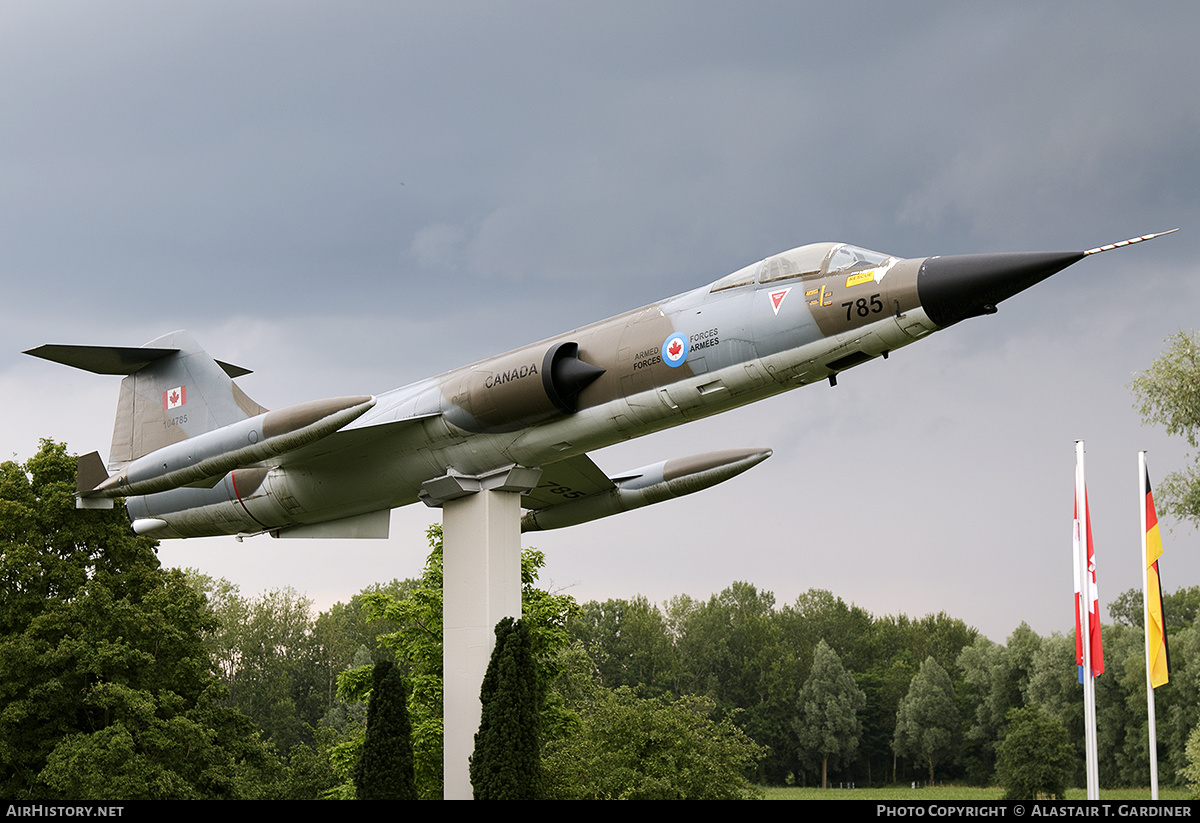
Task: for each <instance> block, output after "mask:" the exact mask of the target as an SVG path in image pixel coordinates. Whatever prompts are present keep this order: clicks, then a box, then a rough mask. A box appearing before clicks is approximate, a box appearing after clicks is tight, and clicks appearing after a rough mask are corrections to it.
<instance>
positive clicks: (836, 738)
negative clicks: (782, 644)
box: [796, 640, 867, 789]
mask: <svg viewBox="0 0 1200 823" xmlns="http://www.w3.org/2000/svg"><path fill="white" fill-rule="evenodd" d="M866 705H867V698H866V695H864V694H863V693H862V690H861V689H859V688H858V685H857V684H856V683H855V682H854V678H853V677H851V676H850V673H849V672H847V671H846V669H845V668H843V667H842V661H841V660H840V659H839V658H838V656H837V652H835V651H834V650H833V649H831V648H829V645H828V644H826V642H825V641H824V640H822V641H821V642H820V643H819V644H818V645H817V649H816V652H815V653H814V654H813V664H812V671H811V672H810V673H809V675H808V679H807V680H806V681H804V687H803V688H802V689H801V690H800V697H799V700H798V701H797V709H798V714H799V716H798V717H797V719H796V733H797V736H798V742H799V746H800V752H801V755H802V756H805V757H806V759H809V760H810V761H813V762H820V764H821V788H822V789H824V788H826V787H827V786H828V776H829V761H830V760H831V759H832V760H833V764H834V765H835V766H836V765H837V764H838V763H839V762H840V763H846V762H849V760H850V759H851V758H852V757H853V755H854V753H855V751H856V750H857V749H858V741H859V739H860V738H861V737H862V723H861V722H860V721H859V719H858V713H859V712H860V711H862V709H863V708H864V707H865V706H866Z"/></svg>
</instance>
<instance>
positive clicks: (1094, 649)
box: [1073, 488, 1104, 683]
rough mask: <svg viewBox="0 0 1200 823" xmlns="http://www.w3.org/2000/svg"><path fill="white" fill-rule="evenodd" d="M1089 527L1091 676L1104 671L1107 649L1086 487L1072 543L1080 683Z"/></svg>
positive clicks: (1076, 651)
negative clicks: (1082, 570)
mask: <svg viewBox="0 0 1200 823" xmlns="http://www.w3.org/2000/svg"><path fill="white" fill-rule="evenodd" d="M1082 525H1086V527H1087V576H1086V579H1087V587H1088V592H1087V594H1088V597H1087V603H1088V638H1089V641H1090V643H1089V646H1090V649H1089V652H1090V656H1091V661H1090V662H1091V667H1092V677H1095V676H1096V675H1098V674H1104V648H1103V646H1102V645H1101V643H1100V594H1099V592H1098V590H1097V588H1096V553H1095V550H1094V549H1093V547H1092V515H1091V512H1090V511H1088V504H1087V489H1086V488H1085V489H1084V492H1083V520H1082V523H1081V521H1080V517H1079V497H1078V494H1076V499H1075V529H1074V536H1073V546H1074V549H1075V552H1074V554H1075V663H1076V664H1077V665H1078V666H1079V682H1080V683H1082V682H1083V631H1082V629H1081V628H1080V625H1079V624H1080V622H1081V621H1080V615H1081V610H1080V608H1079V597H1080V593H1079V578H1080V574H1079V562H1080V557H1081V555H1082V552H1080V550H1079V549H1080V545H1079V544H1080V531H1081V526H1082Z"/></svg>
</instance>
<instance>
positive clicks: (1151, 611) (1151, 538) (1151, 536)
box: [1145, 471, 1170, 689]
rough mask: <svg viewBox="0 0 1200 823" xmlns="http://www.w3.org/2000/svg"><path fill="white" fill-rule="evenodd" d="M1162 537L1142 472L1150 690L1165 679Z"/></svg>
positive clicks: (1166, 672)
mask: <svg viewBox="0 0 1200 823" xmlns="http://www.w3.org/2000/svg"><path fill="white" fill-rule="evenodd" d="M1162 552H1163V548H1162V537H1161V536H1160V535H1159V533H1158V517H1157V515H1155V513H1154V495H1153V494H1152V493H1151V491H1150V472H1149V471H1147V472H1146V588H1145V592H1146V617H1147V620H1146V649H1147V657H1146V660H1147V665H1148V666H1149V667H1150V686H1151V687H1152V688H1155V689H1157V688H1158V687H1159V686H1161V685H1162V684H1164V683H1166V682H1167V680H1168V679H1169V669H1170V658H1169V657H1168V655H1167V626H1166V621H1165V619H1164V618H1163V603H1162V583H1161V581H1160V580H1159V577H1158V558H1160V557H1162Z"/></svg>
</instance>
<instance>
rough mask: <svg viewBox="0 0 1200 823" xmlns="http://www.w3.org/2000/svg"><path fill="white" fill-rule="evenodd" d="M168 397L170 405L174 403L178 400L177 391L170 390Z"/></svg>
mask: <svg viewBox="0 0 1200 823" xmlns="http://www.w3.org/2000/svg"><path fill="white" fill-rule="evenodd" d="M170 399H171V405H175V404H176V403H178V402H179V392H177V391H173V392H171V398H170Z"/></svg>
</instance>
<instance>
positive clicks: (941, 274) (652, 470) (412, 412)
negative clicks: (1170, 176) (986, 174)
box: [28, 235, 1155, 538]
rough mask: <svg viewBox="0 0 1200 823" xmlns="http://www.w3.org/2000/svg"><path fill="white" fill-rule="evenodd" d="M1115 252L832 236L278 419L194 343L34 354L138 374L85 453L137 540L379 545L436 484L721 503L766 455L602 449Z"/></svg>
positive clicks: (99, 494)
mask: <svg viewBox="0 0 1200 823" xmlns="http://www.w3.org/2000/svg"><path fill="white" fill-rule="evenodd" d="M1153 236H1155V235H1147V236H1146V237H1145V238H1137V240H1141V239H1149V238H1150V237H1153ZM1137 240H1135V241H1127V242H1137ZM1115 245H1124V243H1123V244H1115ZM1108 248H1111V247H1101V248H1099V249H1092V250H1090V251H1089V252H1062V253H1017V254H988V255H965V256H954V257H931V258H923V259H911V260H905V259H899V258H895V257H889V256H887V255H883V254H879V253H876V252H871V251H867V250H863V249H858V248H856V247H853V246H848V245H845V244H837V243H817V244H813V245H809V246H802V247H800V248H797V249H792V250H791V251H788V252H784V253H782V254H778V255H775V256H773V257H768V258H766V259H765V260H761V261H759V262H757V263H754V264H752V265H750V266H747V267H745V268H743V269H741V270H739V271H737V272H734V273H733V274H731V275H729V276H727V277H724V278H722V279H720V280H718V281H716V282H714V283H710V284H709V285H706V286H703V287H701V288H698V289H695V290H693V291H690V292H687V293H685V294H681V295H678V296H675V297H672V298H669V299H667V300H663V301H662V302H659V303H654V304H651V305H649V306H645V307H643V308H640V309H635V310H633V311H630V312H627V313H625V314H622V315H619V316H617V317H613V318H610V319H608V320H603V321H600V322H598V323H594V324H592V325H589V326H585V327H583V328H580V329H576V330H574V331H571V332H568V333H566V334H562V335H559V336H557V337H553V338H550V339H548V340H543V341H541V342H538V343H534V344H531V345H529V346H525V347H523V348H520V349H517V350H514V351H511V352H508V353H507V354H502V355H500V356H498V357H494V358H491V359H488V360H483V361H480V362H478V363H474V364H472V365H469V366H465V367H463V368H460V369H456V370H454V371H451V372H448V373H446V374H443V375H440V376H437V377H433V378H430V379H427V380H423V381H420V382H418V383H414V384H412V385H409V386H405V387H403V388H399V389H395V390H393V391H389V392H386V393H384V394H381V395H379V396H378V397H370V396H366V395H364V396H359V397H348V398H331V399H328V400H323V401H313V402H311V403H308V404H299V405H298V406H293V407H288V408H287V409H281V410H277V411H272V412H267V411H266V410H265V409H263V407H261V406H259V405H258V404H256V403H254V402H253V401H252V400H250V399H249V398H248V397H246V395H245V394H243V393H242V392H241V390H240V389H239V388H238V387H237V386H236V385H235V384H234V383H233V379H232V378H233V377H236V376H239V375H241V374H246V373H248V372H247V371H246V370H244V369H240V368H238V367H236V366H231V365H229V364H225V363H220V362H219V361H215V360H213V359H212V358H211V357H209V356H208V355H207V354H206V353H205V352H204V351H203V350H202V349H201V348H200V347H199V346H198V345H197V344H196V342H195V341H194V340H192V339H191V337H190V336H188V335H187V334H186V333H185V332H174V333H172V334H169V335H166V336H164V337H161V338H159V339H157V340H154V341H152V342H150V343H148V344H146V345H145V346H143V347H141V348H117V347H104V346H42V347H39V348H37V349H32V350H30V351H29V352H28V353H29V354H34V355H36V356H40V357H44V358H47V359H51V360H56V361H57V362H61V363H65V364H67V365H71V366H76V367H78V368H83V369H86V370H89V371H93V372H98V373H104V374H124V375H126V377H125V378H124V380H123V382H122V390H121V396H120V400H119V404H118V411H117V420H116V423H115V425H114V432H113V444H112V450H111V453H110V459H109V465H108V468H109V470H110V471H116V472H117V474H116V475H114V476H112V477H108V476H107V474H106V472H105V471H104V470H103V467H102V466H100V465H99V458H98V456H95V457H93V456H88V457H85V458H81V460H80V464H81V465H80V487H79V495H78V500H79V505H80V506H81V507H100V506H108V505H111V501H112V499H113V498H115V497H117V496H122V497H125V498H126V506H127V508H128V511H129V514H130V517H131V518H132V519H133V521H134V524H135V529H136V530H138V531H140V532H150V533H153V535H154V536H155V537H158V538H175V537H198V536H205V535H220V534H257V533H263V532H267V533H271V534H273V535H275V536H282V537H385V536H386V535H387V523H388V514H389V511H390V510H391V509H393V508H395V507H398V506H405V505H408V504H411V503H414V502H416V501H417V500H418V499H425V500H426V502H427V503H429V504H430V505H437V504H438V503H439V499H438V493H437V489H438V488H439V486H438V484H437V479H438V478H443V477H446V476H447V475H448V474H458V475H467V476H478V475H485V474H487V473H489V472H494V471H496V470H500V469H504V468H507V467H511V466H520V467H529V468H533V469H540V470H541V479H540V482H539V483H538V485H537V487H536V488H534V489H533V491H531V492H530V493H529V494H528V495H526V496H525V497H524V498H523V503H522V505H523V506H524V507H525V508H526V509H527V510H529V513H527V514H526V516H525V519H524V520H523V528H524V529H526V530H529V529H537V528H554V527H557V526H560V525H570V524H571V523H578V522H585V521H586V520H590V519H595V518H596V517H602V516H607V515H609V514H614V513H617V512H619V511H623V510H627V509H628V508H633V507H636V506H639V505H648V504H649V503H653V502H658V501H659V500H662V499H667V498H668V497H674V496H679V494H686V493H689V492H691V491H695V490H698V489H699V488H705V487H707V486H710V485H713V484H715V483H717V482H721V481H722V480H725V479H728V477H731V476H733V475H734V474H737V473H740V472H741V471H744V470H746V469H748V468H749V467H750V466H752V465H755V464H756V463H757V462H760V461H761V460H762V459H765V457H766V456H768V455H769V454H770V451H769V450H766V449H745V450H740V451H736V452H734V451H727V452H713V453H709V454H705V455H697V456H695V457H694V458H690V459H688V458H685V459H682V460H675V461H667V462H666V463H664V464H656V465H655V466H648V467H645V468H644V469H641V470H637V471H635V472H633V473H626V474H625V475H615V476H613V477H609V476H607V475H605V474H604V473H603V472H602V471H600V469H599V468H598V467H597V466H596V465H595V464H594V463H593V462H592V461H591V460H590V459H589V458H588V457H587V453H588V452H590V451H592V450H594V449H598V448H602V447H604V446H608V445H611V444H613V443H616V442H620V441H624V440H628V439H630V438H633V437H638V436H641V435H644V434H648V433H650V432H654V431H658V430H661V429H665V428H669V427H672V426H677V425H680V424H682V423H686V422H688V421H690V420H696V419H699V418H701V417H706V416H708V415H712V414H717V413H719V412H723V411H726V410H728V409H732V408H736V407H738V406H742V405H745V404H747V403H752V402H754V401H756V400H760V399H762V398H765V397H769V396H772V395H775V394H779V393H780V392H784V391H787V390H789V389H793V388H796V387H798V386H803V385H807V384H809V383H813V382H818V381H821V380H826V379H828V380H829V381H830V382H831V383H834V384H835V383H836V375H837V373H838V372H840V371H843V370H845V369H848V368H851V367H853V366H855V365H857V364H859V363H861V362H864V361H866V360H869V359H872V358H874V357H879V356H883V357H886V356H887V355H888V353H889V352H891V351H894V350H896V349H898V348H901V347H902V346H906V345H908V344H909V343H913V342H915V341H917V340H919V339H921V338H922V337H924V336H926V335H928V334H930V333H931V332H934V331H937V330H939V329H941V328H945V327H946V326H949V325H953V324H954V323H956V322H958V321H960V320H962V319H965V318H967V317H972V316H976V315H980V314H990V313H993V312H994V311H995V304H996V303H998V302H999V301H1000V300H1003V299H1005V298H1007V297H1009V296H1011V295H1013V294H1016V293H1017V292H1019V291H1022V290H1023V289H1025V288H1028V287H1029V286H1030V285H1033V284H1034V283H1036V282H1038V281H1040V280H1042V279H1045V278H1046V277H1049V276H1050V275H1052V274H1054V273H1055V272H1057V271H1059V270H1061V269H1063V268H1065V267H1067V266H1069V265H1071V264H1072V263H1074V262H1076V261H1078V260H1080V259H1082V258H1083V257H1084V256H1086V255H1087V254H1090V253H1094V252H1097V251H1103V250H1107V249H1108ZM89 459H90V462H88V464H87V467H86V470H85V462H86V461H89ZM556 508H557V509H559V513H560V515H561V516H556V515H555V509H556Z"/></svg>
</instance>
